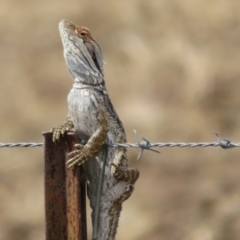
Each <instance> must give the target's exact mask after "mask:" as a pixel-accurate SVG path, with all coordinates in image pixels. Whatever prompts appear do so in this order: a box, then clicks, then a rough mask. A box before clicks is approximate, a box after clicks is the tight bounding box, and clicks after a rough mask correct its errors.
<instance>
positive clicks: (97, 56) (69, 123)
mask: <svg viewBox="0 0 240 240" xmlns="http://www.w3.org/2000/svg"><path fill="white" fill-rule="evenodd" d="M59 31H60V36H61V40H62V44H63V52H64V58H65V62H66V65H67V68H68V70H69V72H70V74H71V76H72V78H73V79H74V84H73V88H72V89H71V91H70V93H69V95H68V108H69V114H68V116H67V119H66V121H65V123H64V124H63V125H60V126H59V127H57V128H53V141H56V140H58V139H59V137H60V136H61V135H62V134H64V133H65V132H66V131H68V130H71V129H72V128H74V129H75V132H76V134H77V135H78V137H79V139H81V140H84V141H86V142H87V143H86V145H82V144H76V145H75V150H74V151H73V152H71V153H69V157H70V159H69V160H68V161H67V165H68V167H74V166H77V165H82V164H83V166H84V170H85V174H86V180H87V184H88V197H89V199H90V206H91V208H92V209H93V212H94V207H95V203H96V191H97V181H98V177H99V169H100V164H101V160H102V155H103V150H102V146H103V144H104V143H106V144H108V148H107V155H106V157H107V165H106V167H105V174H104V182H103V186H102V193H101V199H100V210H99V219H98V233H97V239H98V240H114V239H115V236H116V233H117V227H118V221H119V217H120V212H121V210H122V203H123V202H124V201H125V200H126V199H128V198H129V197H130V196H131V194H132V192H133V189H134V184H135V182H136V180H137V179H138V177H139V172H138V170H137V169H135V168H129V167H128V156H127V149H126V148H123V147H112V146H109V145H111V144H113V143H126V134H125V130H124V127H123V124H122V122H121V120H120V119H119V117H118V115H117V113H116V112H115V110H114V108H113V105H112V103H111V100H110V98H109V95H108V93H107V90H106V87H105V82H104V70H103V63H104V62H103V57H102V53H101V49H100V46H99V45H98V43H97V42H96V41H95V40H94V39H93V38H92V35H91V33H90V31H89V29H87V28H85V27H78V26H76V25H75V24H73V23H71V22H70V21H67V20H62V21H61V22H60V23H59ZM92 216H93V215H92Z"/></svg>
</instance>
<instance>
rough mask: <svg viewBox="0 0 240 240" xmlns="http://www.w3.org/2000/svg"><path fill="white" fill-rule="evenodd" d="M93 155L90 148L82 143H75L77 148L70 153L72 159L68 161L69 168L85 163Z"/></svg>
mask: <svg viewBox="0 0 240 240" xmlns="http://www.w3.org/2000/svg"><path fill="white" fill-rule="evenodd" d="M90 156H91V153H90V152H89V150H88V148H86V147H84V146H83V145H82V144H75V150H73V151H72V152H70V153H69V154H68V157H70V159H69V160H68V161H67V162H66V164H67V166H68V168H70V167H73V166H76V165H78V166H80V165H82V164H83V163H85V162H86V161H87V160H88V158H89V157H90Z"/></svg>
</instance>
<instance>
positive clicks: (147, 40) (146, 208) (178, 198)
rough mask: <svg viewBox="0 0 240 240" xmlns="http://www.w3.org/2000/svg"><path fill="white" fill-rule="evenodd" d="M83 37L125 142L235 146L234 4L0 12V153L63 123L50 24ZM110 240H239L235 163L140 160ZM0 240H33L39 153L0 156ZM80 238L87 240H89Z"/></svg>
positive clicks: (33, 6) (182, 157) (186, 0)
mask: <svg viewBox="0 0 240 240" xmlns="http://www.w3.org/2000/svg"><path fill="white" fill-rule="evenodd" d="M63 18H65V19H68V20H72V21H73V22H75V23H77V24H78V25H81V26H87V27H88V28H90V29H91V31H92V33H93V36H94V38H95V39H96V40H97V41H98V42H99V44H100V45H101V47H102V51H103V54H104V57H105V62H106V65H105V69H106V83H107V87H108V91H109V93H110V96H111V99H112V101H113V103H114V106H115V108H116V110H117V112H118V113H119V115H120V117H121V119H122V121H123V123H124V125H125V127H126V130H127V135H128V140H129V141H131V142H132V141H135V139H134V136H133V132H132V130H133V129H136V130H137V131H138V132H139V135H141V136H144V137H146V138H148V139H149V140H151V141H153V142H156V141H162V142H166V141H186V142H188V141H215V136H214V135H213V133H212V131H214V130H215V131H217V132H219V133H220V134H221V136H224V137H226V138H229V139H231V140H232V141H234V142H238V141H240V94H239V90H240V81H239V79H240V1H238V0H228V1H227V0H211V1H209V0H148V1H144V0H138V1H137V0H132V1H127V0H122V1H107V0H101V1H100V0H99V1H86V0H85V1H80V0H78V1H77V0H71V1H53V0H52V1H49V0H42V1H27V0H21V1H13V0H1V2H0V19H1V21H0V63H1V64H0V79H1V81H0V90H1V94H0V104H1V106H0V114H1V118H0V126H1V134H0V142H20V141H25V142H41V141H42V136H41V133H42V132H43V131H47V130H49V129H50V128H51V127H52V126H56V125H58V124H60V123H62V122H63V120H64V118H65V115H66V113H67V104H66V97H67V94H68V91H69V90H70V88H71V86H72V79H71V77H70V75H69V74H68V72H67V69H66V67H65V63H64V59H63V56H62V46H61V42H60V37H59V34H58V22H59V21H60V20H61V19H63ZM136 156H137V152H136V151H135V150H130V165H131V166H135V167H137V168H138V169H139V170H140V173H141V178H140V179H139V181H138V182H137V184H136V190H135V192H134V194H133V196H132V197H131V198H130V200H129V201H127V202H126V203H125V204H124V207H123V213H122V216H121V221H120V227H119V230H118V237H117V239H131V240H136V239H138V240H145V239H151V240H157V239H158V240H159V239H160V240H161V239H164V240H165V239H167V240H212V239H214V240H215V239H217V240H235V239H236V240H237V239H240V171H239V168H240V160H239V156H240V152H239V149H232V150H227V151H224V150H222V149H218V148H201V149H189V148H186V149H167V148H163V149H161V155H157V154H154V153H151V152H145V153H144V155H143V157H142V159H141V160H140V161H136V160H135V159H136ZM0 158H1V161H0V239H1V240H16V239H18V240H33V239H44V202H43V190H44V189H43V152H42V149H40V148H37V149H32V148H31V149H1V150H0ZM90 231H91V230H89V239H90V237H91V234H90Z"/></svg>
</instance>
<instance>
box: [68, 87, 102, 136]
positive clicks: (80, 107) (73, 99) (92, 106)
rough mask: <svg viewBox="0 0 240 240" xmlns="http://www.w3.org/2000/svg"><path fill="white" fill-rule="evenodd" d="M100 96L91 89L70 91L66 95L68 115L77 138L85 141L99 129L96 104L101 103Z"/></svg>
mask: <svg viewBox="0 0 240 240" xmlns="http://www.w3.org/2000/svg"><path fill="white" fill-rule="evenodd" d="M101 102H102V99H101V96H99V98H98V99H97V95H96V94H94V91H92V90H91V89H90V90H89V89H74V88H73V89H72V90H71V91H70V93H69V94H68V108H69V113H70V115H71V117H72V119H73V124H74V127H75V130H76V132H77V134H78V136H79V137H80V138H81V139H83V140H87V139H88V138H89V137H91V136H92V134H93V133H94V132H95V131H96V130H97V129H98V128H99V123H98V119H97V116H98V109H99V107H98V103H101Z"/></svg>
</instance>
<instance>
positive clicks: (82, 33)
mask: <svg viewBox="0 0 240 240" xmlns="http://www.w3.org/2000/svg"><path fill="white" fill-rule="evenodd" d="M79 34H80V35H81V37H86V35H87V33H86V32H84V31H82V32H80V33H79Z"/></svg>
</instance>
